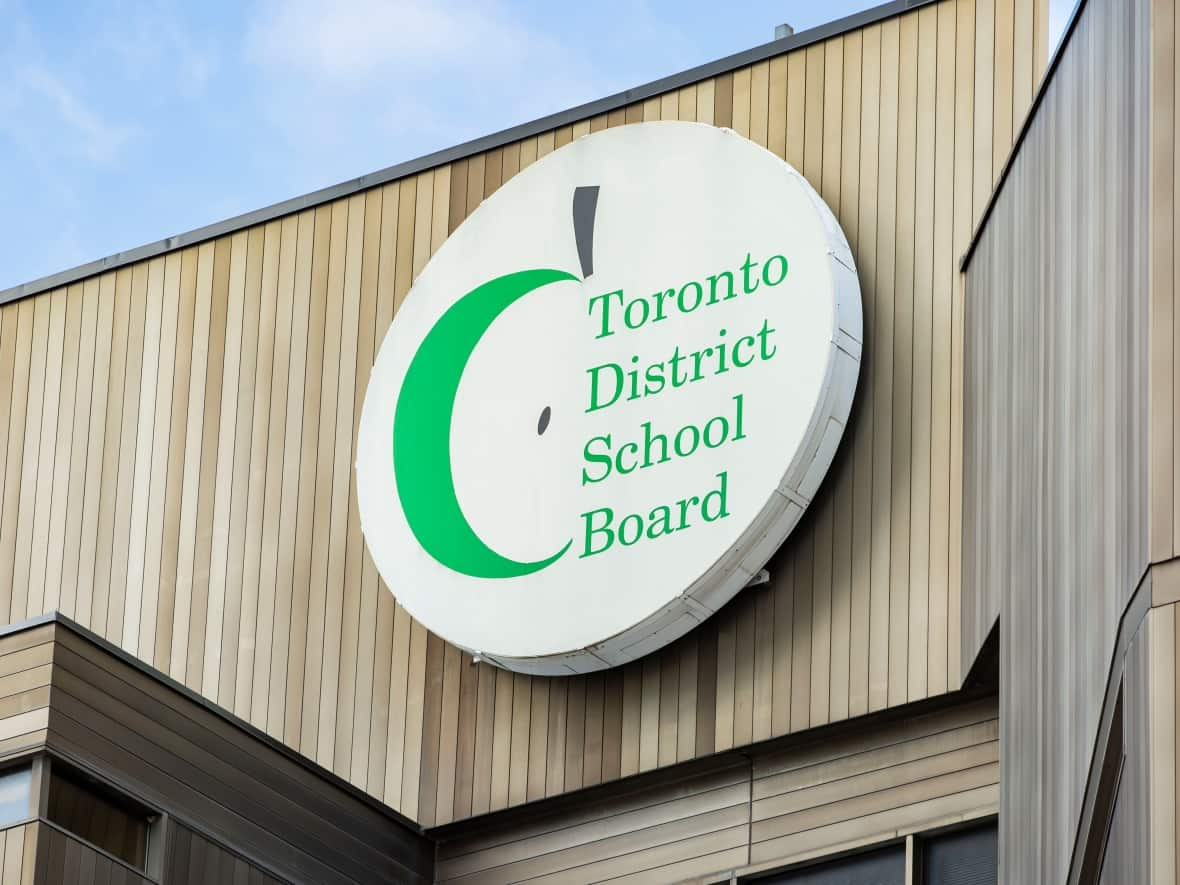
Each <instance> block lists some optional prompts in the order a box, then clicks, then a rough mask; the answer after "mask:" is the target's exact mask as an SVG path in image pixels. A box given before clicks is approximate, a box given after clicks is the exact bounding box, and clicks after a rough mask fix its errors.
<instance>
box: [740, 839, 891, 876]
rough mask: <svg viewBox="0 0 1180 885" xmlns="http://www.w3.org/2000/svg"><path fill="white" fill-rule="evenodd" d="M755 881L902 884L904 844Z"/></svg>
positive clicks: (775, 874)
mask: <svg viewBox="0 0 1180 885" xmlns="http://www.w3.org/2000/svg"><path fill="white" fill-rule="evenodd" d="M752 881H753V882H756V883H757V885H905V844H904V843H899V844H897V845H891V846H889V847H888V848H879V849H877V850H876V851H866V852H864V853H862V854H853V855H850V856H849V857H842V858H840V860H832V861H825V862H824V863H820V864H816V865H814V866H809V867H803V868H801V869H794V870H791V871H789V872H782V873H774V874H772V875H770V876H768V877H767V878H764V879H755V880H752Z"/></svg>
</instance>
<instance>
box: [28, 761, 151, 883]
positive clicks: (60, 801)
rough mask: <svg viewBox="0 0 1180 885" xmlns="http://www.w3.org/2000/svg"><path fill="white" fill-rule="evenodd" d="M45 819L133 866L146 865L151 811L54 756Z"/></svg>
mask: <svg viewBox="0 0 1180 885" xmlns="http://www.w3.org/2000/svg"><path fill="white" fill-rule="evenodd" d="M46 816H47V817H48V819H49V820H50V821H51V822H53V823H55V824H57V825H58V826H59V827H61V828H62V829H63V830H68V831H69V832H71V833H73V834H74V835H75V836H77V837H79V838H80V839H84V840H85V841H87V842H89V843H90V844H91V845H94V846H96V847H98V848H101V849H102V850H103V851H105V852H107V853H108V854H112V855H114V856H115V857H117V858H119V859H120V860H122V861H123V862H124V863H127V864H129V865H130V866H133V867H135V868H136V869H140V870H142V869H145V868H146V866H147V853H148V833H149V831H150V829H151V823H152V819H153V818H154V816H155V815H154V814H153V813H152V812H151V811H150V810H149V809H147V808H144V807H143V806H142V805H140V804H139V803H137V802H135V801H133V800H132V799H130V798H128V797H126V796H123V795H121V794H120V793H118V792H116V791H115V790H113V789H111V788H110V787H108V786H106V785H105V784H102V783H100V782H99V781H97V780H95V779H94V778H91V777H88V776H86V775H84V774H82V773H81V772H78V771H74V770H72V769H69V768H66V767H65V766H63V765H61V764H60V763H59V762H57V761H56V760H54V762H53V764H52V767H51V768H50V773H49V807H48V811H47V815H46Z"/></svg>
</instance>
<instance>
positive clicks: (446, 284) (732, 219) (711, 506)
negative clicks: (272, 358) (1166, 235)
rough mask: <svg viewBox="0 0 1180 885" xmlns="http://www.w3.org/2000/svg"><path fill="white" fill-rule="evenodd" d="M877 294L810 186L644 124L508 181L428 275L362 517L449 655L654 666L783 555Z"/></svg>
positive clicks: (517, 666)
mask: <svg viewBox="0 0 1180 885" xmlns="http://www.w3.org/2000/svg"><path fill="white" fill-rule="evenodd" d="M860 353H861V304H860V289H859V286H858V283H857V277H856V271H855V268H854V265H853V261H852V256H851V254H850V252H849V248H848V243H847V241H846V240H845V238H844V236H843V234H842V233H841V231H840V228H839V225H838V224H837V223H836V220H835V218H834V217H833V216H832V213H831V211H830V210H829V209H828V207H827V206H826V205H825V204H824V203H823V201H822V200H821V199H820V198H819V196H818V195H817V194H816V193H815V191H814V190H813V189H812V188H811V187H810V186H809V185H808V183H807V182H806V181H805V180H804V178H803V177H802V176H801V175H800V174H799V173H798V172H796V171H795V170H794V169H792V168H791V167H790V166H788V165H787V164H786V163H784V162H783V161H782V160H780V159H778V158H777V157H775V156H774V155H773V154H771V153H770V152H768V151H766V150H765V149H763V148H761V147H758V146H757V145H755V144H753V143H752V142H750V141H748V140H746V139H744V138H742V137H740V136H738V135H737V134H735V133H734V132H732V131H729V130H725V129H717V128H714V127H712V126H707V125H703V124H696V123H673V122H662V123H640V124H636V125H632V126H623V127H619V128H615V129H608V130H606V131H603V132H599V133H596V134H593V135H589V136H586V137H584V138H581V139H578V140H577V141H575V142H573V143H572V144H570V145H568V146H566V147H563V148H561V149H560V150H558V151H556V152H554V153H552V154H549V155H547V156H545V157H543V158H541V159H539V160H538V161H537V162H536V163H534V164H532V165H531V166H529V167H528V168H526V169H524V170H523V171H521V172H520V174H518V175H517V176H515V177H514V178H512V179H511V180H510V181H509V182H507V183H506V184H505V185H504V186H503V187H502V188H501V189H500V190H498V191H497V192H496V193H495V194H493V195H492V196H491V197H489V198H488V199H487V200H485V201H484V202H483V204H482V205H481V206H480V207H479V208H478V209H476V210H475V212H474V213H472V215H471V217H470V218H468V219H467V220H466V221H465V222H464V223H463V224H462V225H461V226H460V227H459V228H458V230H456V231H455V232H454V233H453V234H452V235H451V237H450V238H449V239H448V240H447V241H446V242H445V243H444V244H443V245H442V247H441V248H440V249H439V250H438V253H437V254H436V255H435V256H434V258H433V259H432V260H431V261H430V263H429V264H428V265H427V266H426V268H425V269H424V270H423V272H422V274H421V276H419V278H418V280H417V282H416V283H415V284H414V287H413V289H412V290H411V291H410V293H409V295H408V296H407V298H406V301H405V303H404V304H403V305H402V307H401V309H400V310H399V311H398V313H397V316H396V318H395V319H394V322H393V326H392V327H391V329H390V331H389V334H388V335H387V336H386V338H385V341H384V343H383V344H382V346H381V351H380V353H379V354H378V357H377V362H376V364H375V366H374V367H373V373H372V377H371V380H370V382H369V389H368V391H367V393H366V396H365V405H364V412H363V414H362V416H361V425H360V437H359V443H358V448H359V453H358V462H357V488H358V494H359V503H360V515H361V525H362V527H363V530H364V535H365V539H366V541H367V543H368V546H369V551H370V553H371V554H372V556H373V560H374V562H375V563H376V565H377V568H378V570H379V571H380V572H381V575H382V576H383V577H384V578H385V581H386V582H387V583H388V584H389V586H390V587H391V588H392V590H393V592H394V593H395V594H396V596H397V598H398V599H399V600H400V602H401V603H402V604H403V605H404V606H405V607H406V609H407V610H408V611H409V612H410V613H411V614H413V615H414V617H416V618H418V619H419V620H420V621H421V622H422V623H423V624H425V625H426V626H427V627H428V628H430V629H431V630H433V631H435V632H436V633H437V634H438V635H440V636H441V637H443V638H444V639H446V640H448V641H450V642H452V643H454V644H455V645H458V646H461V647H462V648H465V649H467V650H468V651H471V652H473V653H476V654H478V655H479V656H480V657H482V658H484V659H486V660H489V661H491V662H493V663H495V664H498V665H500V666H503V667H507V668H509V669H512V670H518V671H520V672H526V673H540V674H565V673H571V672H586V671H590V670H597V669H602V668H604V667H610V666H614V665H617V664H621V663H624V662H626V661H629V660H633V659H635V658H637V657H640V656H641V655H645V654H647V653H648V652H650V651H653V650H654V649H656V648H659V647H660V646H662V645H664V644H666V643H667V642H669V641H671V640H673V639H675V638H677V637H678V636H681V635H682V634H684V633H686V632H688V631H689V630H691V629H692V628H693V627H695V626H696V625H697V624H698V623H700V622H701V621H703V620H704V619H705V618H707V617H708V616H709V615H710V614H712V613H713V612H714V611H716V610H717V609H718V608H720V607H721V606H722V605H724V604H725V603H726V602H727V601H728V600H729V599H730V598H731V597H732V596H733V595H734V594H735V593H737V592H738V591H739V590H741V589H742V587H743V586H745V585H746V584H747V583H748V582H749V581H750V579H751V577H752V576H754V575H756V574H757V573H758V571H759V569H761V568H762V566H763V565H764V564H765V563H766V561H767V560H768V559H769V557H770V556H771V554H773V553H774V551H775V550H776V549H777V548H778V547H779V545H780V544H781V543H782V542H783V540H784V539H785V538H786V537H787V535H788V534H789V533H790V531H791V529H792V528H793V527H794V525H795V523H796V522H797V521H798V519H799V517H800V516H801V515H802V514H803V511H804V509H805V508H806V507H807V505H808V503H809V502H810V500H811V499H812V497H813V496H814V495H815V493H816V490H817V489H818V487H819V484H820V481H821V480H822V479H823V476H824V473H825V472H826V471H827V469H828V466H829V465H830V463H831V461H832V457H833V455H834V453H835V451H836V447H837V444H838V443H839V441H840V436H841V434H842V432H843V430H844V424H845V422H846V420H847V417H848V412H849V409H850V408H851V405H852V397H853V393H854V391H855V388H856V378H857V373H858V370H859V366H860Z"/></svg>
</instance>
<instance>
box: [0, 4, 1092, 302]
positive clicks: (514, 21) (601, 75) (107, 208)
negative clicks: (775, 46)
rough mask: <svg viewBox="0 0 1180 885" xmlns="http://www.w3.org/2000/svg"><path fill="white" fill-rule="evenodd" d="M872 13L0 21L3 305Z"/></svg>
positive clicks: (18, 12) (14, 7) (631, 10)
mask: <svg viewBox="0 0 1180 885" xmlns="http://www.w3.org/2000/svg"><path fill="white" fill-rule="evenodd" d="M877 2H878V0H749V2H744V3H737V4H731V3H717V2H716V0H600V2H595V3H583V4H578V3H564V2H552V0H549V2H540V0H537V2H530V0H332V2H327V0H285V2H280V0H238V2H227V0H206V2H202V3H191V2H190V3H181V2H170V0H141V2H134V0H102V2H90V0H71V2H62V0H39V2H38V0H29V2H22V0H0V21H2V22H4V25H5V29H6V31H7V33H6V34H5V36H4V38H3V41H2V43H0V169H2V170H3V172H2V173H0V206H3V207H4V211H3V213H2V214H0V289H3V288H6V287H8V286H11V285H15V284H17V283H21V282H26V281H28V280H32V279H35V278H37V277H40V276H44V275H45V274H49V273H53V272H55V271H59V270H64V269H65V268H67V267H72V266H74V265H77V264H80V263H82V262H85V261H90V260H92V259H95V258H100V257H103V256H105V255H109V254H111V253H113V252H117V251H120V250H123V249H128V248H132V247H134V246H138V245H141V244H143V243H146V242H150V241H153V240H158V239H162V238H163V237H165V236H169V235H171V234H175V233H180V232H182V231H186V230H190V229H192V228H194V227H199V226H200V225H203V224H207V223H209V222H212V221H217V220H220V219H222V218H226V217H229V216H232V215H237V214H239V213H241V212H245V211H248V210H250V209H256V208H259V207H261V206H264V205H267V204H270V203H274V202H277V201H279V200H282V199H286V198H288V197H292V196H296V195H298V194H302V193H305V192H307V191H310V190H314V189H316V188H318V187H323V186H325V185H328V184H333V183H335V182H338V181H342V180H345V179H348V178H352V177H355V176H357V175H362V174H364V173H366V172H372V171H374V170H376V169H380V168H382V167H384V166H389V165H391V164H393V163H397V162H400V161H402V160H407V159H411V158H413V157H416V156H418V155H420V154H423V153H426V152H429V151H432V150H435V149H438V148H441V147H446V146H448V145H451V144H455V143H457V142H461V141H466V140H467V139H470V138H474V137H477V136H479V135H483V134H486V133H489V132H492V131H495V130H498V129H503V128H505V127H507V126H512V125H514V124H517V123H521V122H524V121H526V120H530V119H533V118H535V117H538V116H542V115H544V114H548V113H552V112H554V111H558V110H561V109H563V108H566V107H569V106H571V105H576V104H579V103H582V102H585V101H589V100H591V99H594V98H599V97H601V96H604V95H608V94H610V93H613V92H618V91H620V90H622V89H626V88H628V87H631V86H636V85H639V84H641V83H644V82H647V81H649V80H653V79H656V78H657V77H661V76H665V75H667V74H671V73H674V72H676V71H680V70H683V69H685V68H688V67H691V66H693V65H696V64H700V63H702V62H706V61H710V60H712V59H715V58H719V57H721V56H724V55H728V54H730V53H732V52H737V51H739V50H742V49H747V48H749V47H751V46H754V45H757V44H759V43H765V42H767V41H768V40H770V39H772V38H773V35H774V26H775V25H776V24H778V23H779V22H783V21H787V22H790V23H791V24H792V25H794V26H795V28H796V29H797V30H803V29H805V28H808V27H813V26H815V25H817V24H821V23H823V22H825V21H829V20H831V19H833V18H838V17H840V16H842V15H847V14H849V13H851V12H856V11H858V10H861V9H865V8H868V7H870V6H873V5H876V3H877ZM1073 2H1074V0H1051V4H1052V7H1053V15H1052V18H1053V21H1052V22H1051V29H1052V31H1053V33H1054V34H1056V33H1057V32H1059V30H1060V27H1061V24H1062V23H1063V22H1064V20H1065V17H1066V15H1067V14H1068V11H1069V10H1070V9H1071V8H1072V6H1073ZM735 8H736V9H735Z"/></svg>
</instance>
